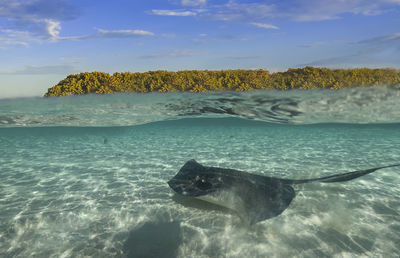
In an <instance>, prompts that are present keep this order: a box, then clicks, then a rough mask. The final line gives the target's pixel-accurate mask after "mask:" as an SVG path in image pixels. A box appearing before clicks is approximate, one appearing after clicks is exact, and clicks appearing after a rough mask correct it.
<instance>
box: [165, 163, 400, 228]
mask: <svg viewBox="0 0 400 258" xmlns="http://www.w3.org/2000/svg"><path fill="white" fill-rule="evenodd" d="M396 166H400V164H396V165H390V166H383V167H377V168H370V169H366V170H357V171H353V172H348V173H343V174H336V175H331V176H326V177H320V178H313V179H303V180H295V179H283V178H276V177H268V176H262V175H256V174H251V173H247V172H243V171H239V170H235V169H228V168H218V167H207V166H203V165H201V164H199V163H197V162H196V161H195V160H189V161H188V162H186V164H185V165H184V166H183V167H182V168H181V169H180V170H179V172H178V174H176V175H175V176H174V177H173V178H172V179H171V180H169V181H168V185H169V186H170V187H171V188H172V189H173V190H174V191H175V192H176V193H177V194H178V195H181V196H184V197H186V198H198V199H201V200H203V201H207V202H211V203H213V204H216V205H221V206H223V207H226V208H228V209H231V210H234V211H236V212H237V213H238V214H239V216H240V217H241V218H242V219H244V220H245V221H247V222H248V223H250V224H254V223H257V222H260V221H263V220H267V219H270V218H273V217H276V216H278V215H280V214H281V213H282V212H283V211H284V210H285V209H286V208H288V206H289V204H290V202H291V201H292V200H293V198H294V197H295V196H296V193H295V191H294V189H293V187H292V186H293V185H296V184H305V183H311V182H322V183H335V182H345V181H349V180H352V179H355V178H357V177H360V176H364V175H367V174H369V173H372V172H374V171H376V170H378V169H382V168H390V167H396Z"/></svg>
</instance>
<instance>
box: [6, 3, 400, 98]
mask: <svg viewBox="0 0 400 258" xmlns="http://www.w3.org/2000/svg"><path fill="white" fill-rule="evenodd" d="M399 28H400V0H258V1H256V0H163V1H161V0H146V1H129V0H114V1H105V0H97V1H93V0H70V1H68V0H0V98H4V97H16V96H39V95H43V93H44V92H45V91H46V90H47V88H49V87H51V86H53V85H55V84H56V83H57V82H58V81H59V80H61V79H63V78H65V77H66V76H67V75H68V74H71V73H78V72H83V71H104V72H109V73H113V72H117V71H131V72H136V71H139V72H144V71H149V70H170V71H176V70H187V69H209V70H219V69H256V68H263V69H268V70H270V71H272V72H274V71H282V70H286V69H287V68H290V67H302V66H306V65H313V66H324V67H334V68H336V67H340V68H341V67H345V68H346V67H394V68H400V61H399V60H400V29H399Z"/></svg>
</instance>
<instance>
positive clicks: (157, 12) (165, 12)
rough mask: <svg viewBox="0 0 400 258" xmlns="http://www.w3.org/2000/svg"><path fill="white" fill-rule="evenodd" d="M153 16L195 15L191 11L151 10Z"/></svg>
mask: <svg viewBox="0 0 400 258" xmlns="http://www.w3.org/2000/svg"><path fill="white" fill-rule="evenodd" d="M151 13H152V14H154V15H161V16H195V15H197V13H195V12H191V11H181V10H156V9H153V10H151Z"/></svg>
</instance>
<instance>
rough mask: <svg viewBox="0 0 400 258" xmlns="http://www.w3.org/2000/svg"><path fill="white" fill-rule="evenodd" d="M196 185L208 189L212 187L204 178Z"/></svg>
mask: <svg viewBox="0 0 400 258" xmlns="http://www.w3.org/2000/svg"><path fill="white" fill-rule="evenodd" d="M196 187H198V188H199V189H201V190H206V189H209V188H211V187H212V184H211V183H209V182H208V181H207V180H206V179H204V178H202V179H200V180H197V181H196Z"/></svg>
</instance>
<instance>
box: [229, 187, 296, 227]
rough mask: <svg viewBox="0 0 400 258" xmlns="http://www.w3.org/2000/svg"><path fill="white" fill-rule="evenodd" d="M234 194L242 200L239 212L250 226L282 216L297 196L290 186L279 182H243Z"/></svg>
mask: <svg viewBox="0 0 400 258" xmlns="http://www.w3.org/2000/svg"><path fill="white" fill-rule="evenodd" d="M234 192H235V194H236V195H237V196H238V197H239V198H240V199H241V200H242V204H241V205H240V204H239V207H238V209H237V211H238V212H239V214H240V215H241V216H242V217H243V218H244V219H245V220H246V221H248V222H249V223H250V224H254V223H257V222H259V221H263V220H266V219H270V218H273V217H276V216H278V215H280V214H281V213H282V212H283V211H284V210H285V209H286V208H287V207H288V206H289V204H290V202H291V201H292V200H293V198H294V197H295V196H296V194H295V191H294V189H293V188H292V187H291V186H290V185H289V184H283V183H282V182H280V181H278V180H277V181H273V182H269V183H267V184H253V183H249V182H242V183H241V184H240V185H239V186H237V187H236V188H235V189H234Z"/></svg>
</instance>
